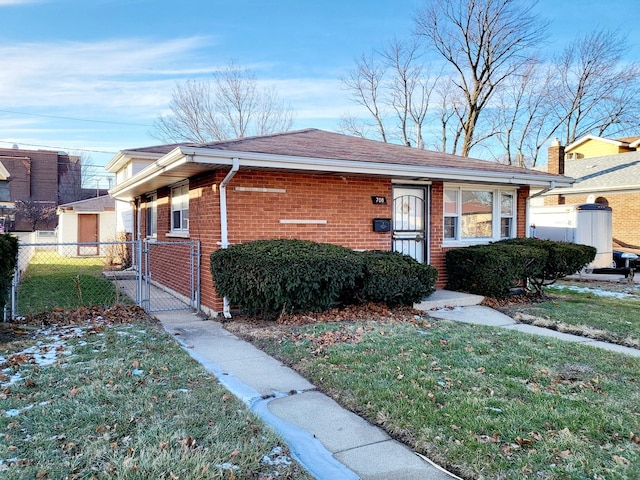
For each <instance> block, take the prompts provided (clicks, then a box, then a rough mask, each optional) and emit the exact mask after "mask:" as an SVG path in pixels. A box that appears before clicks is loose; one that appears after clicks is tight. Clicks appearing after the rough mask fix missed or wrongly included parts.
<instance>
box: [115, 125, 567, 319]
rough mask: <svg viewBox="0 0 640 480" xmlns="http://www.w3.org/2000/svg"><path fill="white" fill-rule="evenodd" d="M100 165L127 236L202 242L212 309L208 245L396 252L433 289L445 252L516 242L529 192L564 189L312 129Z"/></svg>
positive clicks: (550, 178)
mask: <svg viewBox="0 0 640 480" xmlns="http://www.w3.org/2000/svg"><path fill="white" fill-rule="evenodd" d="M106 168H107V170H108V171H110V172H112V173H115V174H116V186H115V187H114V188H112V189H111V190H110V194H111V195H112V196H114V197H115V198H116V199H117V200H121V201H120V202H117V204H120V205H126V203H125V202H130V205H132V206H133V215H132V216H130V217H129V220H132V223H133V224H134V227H133V230H132V231H133V232H135V233H134V236H135V237H136V238H138V237H144V236H147V237H152V238H155V239H157V240H158V241H171V240H180V239H184V238H190V239H195V240H199V241H200V242H201V246H202V259H203V261H202V266H201V278H202V283H201V296H200V298H201V301H202V305H203V309H205V311H206V310H207V309H208V310H209V311H210V312H211V313H217V312H220V311H221V308H222V305H223V304H222V300H221V299H220V298H218V297H217V296H216V293H215V288H214V285H213V283H212V280H211V274H210V272H209V262H208V258H209V254H210V253H211V252H213V251H215V250H216V249H218V248H222V247H226V246H227V245H233V244H237V243H241V242H248V241H251V240H258V239H269V238H299V239H308V240H314V241H319V242H328V243H335V244H339V245H343V246H346V247H349V248H353V249H363V250H374V249H378V250H396V251H401V252H403V253H406V254H409V255H411V256H413V257H414V258H416V259H417V260H419V261H421V262H428V263H430V264H431V265H433V266H434V267H436V268H437V269H438V270H439V272H440V276H439V280H438V285H439V286H443V285H444V284H445V283H446V271H445V252H446V251H447V250H448V249H450V248H459V247H463V246H467V245H471V244H477V243H488V242H490V241H495V240H499V239H501V238H510V237H515V236H525V233H526V225H527V223H528V222H527V203H528V197H529V191H530V188H538V189H544V188H550V187H552V186H554V185H561V186H569V185H570V184H571V183H572V179H570V178H567V177H564V176H559V175H551V174H547V173H545V172H536V171H530V170H526V169H523V168H519V167H513V166H507V165H501V164H497V163H494V162H488V161H483V160H476V159H471V158H463V157H457V156H453V155H448V154H444V153H439V152H431V151H426V150H420V149H415V148H410V147H406V146H400V145H394V144H387V143H382V142H377V141H373V140H367V139H363V138H356V137H351V136H347V135H341V134H337V133H330V132H326V131H322V130H315V129H307V130H300V131H294V132H288V133H282V134H275V135H267V136H262V137H251V138H244V139H237V140H230V141H223V142H216V143H211V144H206V145H197V144H189V143H184V144H173V145H160V146H155V147H147V148H138V149H131V150H123V151H120V152H119V153H118V154H117V155H116V156H115V157H114V158H113V159H112V160H111V162H109V164H108V165H107V166H106ZM123 201H124V202H123ZM121 217H122V218H124V214H123V215H121ZM129 220H127V221H125V222H124V224H126V223H127V222H128V221H129ZM174 270H175V269H174ZM161 276H162V275H161ZM170 277H171V273H170V272H166V282H167V283H168V282H170V281H173V283H174V284H179V283H180V282H176V281H175V279H172V278H170ZM157 279H158V276H156V280H157ZM176 288H178V289H179V286H178V287H176Z"/></svg>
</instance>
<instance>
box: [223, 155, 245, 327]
mask: <svg viewBox="0 0 640 480" xmlns="http://www.w3.org/2000/svg"><path fill="white" fill-rule="evenodd" d="M238 170H240V160H238V159H237V158H234V159H233V160H232V164H231V170H229V172H228V173H227V176H226V177H224V180H222V182H220V247H221V248H227V247H228V246H229V230H228V223H227V185H228V184H229V182H230V181H231V179H232V178H233V177H234V176H235V174H236V173H237V172H238ZM222 302H223V307H222V315H223V316H224V318H231V309H230V305H229V299H228V298H227V297H224V298H223V299H222Z"/></svg>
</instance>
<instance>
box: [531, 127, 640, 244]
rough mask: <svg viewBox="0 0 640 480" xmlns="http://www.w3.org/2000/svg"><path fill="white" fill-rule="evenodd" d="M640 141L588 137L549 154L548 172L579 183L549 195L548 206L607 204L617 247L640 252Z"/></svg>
mask: <svg viewBox="0 0 640 480" xmlns="http://www.w3.org/2000/svg"><path fill="white" fill-rule="evenodd" d="M639 146H640V137H632V138H623V139H617V140H611V139H606V138H600V137H594V136H592V135H588V136H586V137H583V138H581V139H578V140H576V141H575V142H574V143H572V144H570V145H567V146H566V147H563V146H562V145H560V143H559V142H558V141H554V142H553V144H552V145H551V147H549V150H548V162H547V172H549V173H556V174H561V175H567V176H569V177H573V178H575V179H576V182H575V183H574V184H573V186H571V187H570V188H567V187H562V188H555V189H553V190H551V191H549V192H546V193H545V194H543V195H542V196H543V197H544V204H545V205H559V204H560V205H561V204H581V203H603V204H606V205H608V206H610V207H611V209H612V216H613V241H614V245H615V246H617V247H623V249H624V247H627V248H635V249H640V226H639V224H638V219H639V218H640V150H636V148H638V147H639Z"/></svg>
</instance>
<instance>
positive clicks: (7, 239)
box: [0, 233, 18, 309]
mask: <svg viewBox="0 0 640 480" xmlns="http://www.w3.org/2000/svg"><path fill="white" fill-rule="evenodd" d="M17 262H18V239H17V238H16V237H13V236H12V235H10V234H8V233H4V234H0V309H1V308H4V306H5V304H6V299H7V293H8V292H9V288H11V280H12V279H13V273H14V271H15V268H16V264H17Z"/></svg>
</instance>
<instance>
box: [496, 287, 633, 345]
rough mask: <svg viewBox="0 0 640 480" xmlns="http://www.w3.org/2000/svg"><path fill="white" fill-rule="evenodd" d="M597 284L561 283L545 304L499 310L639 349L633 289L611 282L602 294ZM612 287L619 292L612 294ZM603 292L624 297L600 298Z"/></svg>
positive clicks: (516, 316) (522, 318) (532, 321)
mask: <svg viewBox="0 0 640 480" xmlns="http://www.w3.org/2000/svg"><path fill="white" fill-rule="evenodd" d="M599 285H601V284H590V283H570V282H561V283H560V284H559V287H562V288H558V287H550V288H548V289H547V293H548V299H546V300H545V301H542V302H537V303H526V304H515V305H510V306H507V307H501V308H500V310H501V311H502V312H504V313H506V314H507V315H509V316H511V317H513V318H515V319H516V320H518V321H521V322H523V323H532V324H535V325H539V326H544V327H547V328H554V329H558V330H560V331H564V332H569V333H576V334H579V335H585V336H588V337H592V338H596V339H598V340H603V341H607V342H611V343H617V344H620V345H626V346H630V347H634V348H640V295H638V293H639V292H638V291H637V289H636V287H634V286H632V287H629V286H626V285H620V284H615V283H614V284H610V285H607V286H605V288H608V290H606V291H604V290H602V289H599V288H596V287H598V286H599ZM613 287H616V289H617V290H619V291H618V292H615V291H611V288H613ZM572 288H575V289H576V290H571V289H572ZM625 292H631V293H630V294H629V293H626V294H625ZM605 293H609V294H616V293H620V294H623V295H626V296H623V297H620V298H615V297H610V296H603V295H602V294H605Z"/></svg>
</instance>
